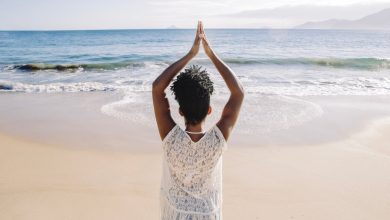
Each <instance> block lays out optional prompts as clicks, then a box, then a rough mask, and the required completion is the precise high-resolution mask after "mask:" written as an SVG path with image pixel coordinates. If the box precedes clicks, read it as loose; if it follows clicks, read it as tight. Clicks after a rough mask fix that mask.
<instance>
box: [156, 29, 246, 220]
mask: <svg viewBox="0 0 390 220" xmlns="http://www.w3.org/2000/svg"><path fill="white" fill-rule="evenodd" d="M201 42H202V44H203V47H204V50H205V53H206V54H207V56H208V57H209V58H210V60H211V61H212V62H213V64H214V65H215V67H216V68H217V70H218V71H219V73H220V74H221V76H222V78H223V79H224V81H225V82H226V84H227V86H228V88H229V90H230V98H229V100H228V102H227V103H226V105H225V107H224V109H223V112H222V115H221V118H220V120H219V121H218V122H217V123H216V124H215V125H214V126H213V127H212V128H211V129H209V130H208V131H206V132H205V131H204V130H203V126H204V122H205V119H206V117H207V115H208V114H210V113H211V110H212V109H211V107H210V96H211V95H212V93H213V90H214V88H213V82H212V81H211V80H210V78H209V76H208V73H207V72H206V70H202V68H201V67H198V66H191V67H189V68H187V69H185V70H184V72H181V73H180V74H179V75H178V76H177V78H176V80H175V81H174V82H173V84H172V86H171V90H172V91H173V93H174V95H175V99H176V100H177V101H178V103H179V106H180V107H179V112H180V115H182V116H184V120H185V125H186V128H185V130H183V129H181V128H180V127H179V126H178V125H177V124H176V123H175V121H174V120H173V119H172V116H171V113H170V107H169V102H168V99H167V98H166V94H165V89H166V88H167V87H168V86H169V84H170V83H171V81H172V79H173V78H174V77H175V76H176V75H177V74H178V73H179V72H180V70H182V69H183V68H184V67H185V66H186V64H187V63H188V62H189V61H190V60H191V59H192V58H194V57H195V56H196V55H197V53H198V52H199V48H200V43H201ZM243 99H244V90H243V87H242V85H241V83H240V81H239V80H238V78H237V77H236V75H235V74H234V72H233V71H232V70H231V69H230V68H229V67H228V66H227V65H226V64H225V63H224V62H223V61H222V60H221V59H220V58H219V57H218V56H217V55H216V54H215V53H214V51H213V50H212V49H211V47H210V44H209V42H208V41H207V38H206V35H205V33H204V30H203V25H202V23H201V22H198V28H197V32H196V37H195V41H194V44H193V46H192V48H191V50H190V51H189V52H188V53H187V54H186V55H185V56H184V57H183V58H181V59H179V60H178V61H176V62H175V63H173V64H172V65H170V66H169V67H168V68H167V69H166V70H164V71H163V73H162V74H161V75H160V76H159V77H157V79H156V80H155V81H154V82H153V105H154V112H155V116H156V121H157V126H158V130H159V133H160V136H161V139H162V141H163V153H164V157H163V176H162V181H161V191H160V192H161V193H160V199H161V201H160V204H161V219H163V220H171V219H175V220H181V219H186V220H188V219H191V220H195V219H205V220H206V219H207V220H211V219H213V220H214V219H222V153H223V151H224V150H225V149H226V141H227V140H228V139H229V136H230V134H231V131H232V129H233V127H234V125H235V123H236V121H237V118H238V115H239V112H240V108H241V104H242V102H243Z"/></svg>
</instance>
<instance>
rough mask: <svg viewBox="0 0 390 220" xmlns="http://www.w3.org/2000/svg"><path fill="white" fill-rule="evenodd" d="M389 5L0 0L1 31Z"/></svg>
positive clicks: (228, 23)
mask: <svg viewBox="0 0 390 220" xmlns="http://www.w3.org/2000/svg"><path fill="white" fill-rule="evenodd" d="M385 8H390V0H315V1H314V0H311V1H310V0H138V1H135V0H0V11H1V13H0V30H74V29H128V28H129V29H131V28H167V27H170V26H175V27H178V28H193V27H195V26H196V23H197V20H202V21H203V22H204V23H205V27H208V28H289V27H294V26H296V25H299V24H302V23H305V22H307V21H321V20H326V19H332V18H337V19H358V18H361V17H363V16H365V15H368V14H371V13H375V12H377V11H380V10H382V9H385Z"/></svg>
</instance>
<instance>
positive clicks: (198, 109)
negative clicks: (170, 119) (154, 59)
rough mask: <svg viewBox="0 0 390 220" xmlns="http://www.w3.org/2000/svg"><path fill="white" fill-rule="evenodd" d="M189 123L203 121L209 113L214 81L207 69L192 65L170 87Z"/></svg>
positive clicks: (193, 123)
mask: <svg viewBox="0 0 390 220" xmlns="http://www.w3.org/2000/svg"><path fill="white" fill-rule="evenodd" d="M170 89H171V91H172V93H173V94H174V95H175V99H176V101H177V102H178V103H179V106H180V110H181V112H182V113H183V115H184V118H185V120H186V123H187V124H192V125H195V124H198V123H200V122H202V121H203V120H204V119H205V118H206V116H207V113H208V110H209V106H210V96H211V95H212V94H213V91H214V86H213V82H212V81H211V80H210V78H209V74H208V73H207V71H206V69H202V67H201V66H197V65H192V66H190V67H188V68H186V69H185V70H184V71H183V72H181V73H180V74H179V75H178V76H177V78H176V79H175V80H174V81H173V83H172V85H171V87H170Z"/></svg>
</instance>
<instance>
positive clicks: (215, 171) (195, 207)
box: [160, 125, 227, 220]
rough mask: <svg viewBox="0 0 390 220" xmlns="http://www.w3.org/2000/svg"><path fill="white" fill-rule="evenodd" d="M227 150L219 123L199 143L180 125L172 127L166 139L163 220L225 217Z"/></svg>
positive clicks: (164, 141) (161, 207) (208, 219)
mask: <svg viewBox="0 0 390 220" xmlns="http://www.w3.org/2000/svg"><path fill="white" fill-rule="evenodd" d="M226 149H227V144H226V141H225V138H224V136H223V134H222V133H221V131H220V130H219V128H218V127H217V125H214V126H213V127H212V128H211V129H210V130H208V131H207V132H206V133H205V134H204V135H203V137H202V138H201V139H200V140H199V141H197V142H194V141H192V139H191V138H190V136H189V135H188V134H187V133H186V132H185V131H184V130H183V129H181V128H180V126H179V125H175V127H174V128H172V130H171V131H170V132H169V133H168V134H167V136H166V137H165V138H164V140H163V175H162V179H161V188H160V216H161V219H162V220H200V219H202V220H221V219H222V153H223V151H224V150H226Z"/></svg>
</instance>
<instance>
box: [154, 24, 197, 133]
mask: <svg viewBox="0 0 390 220" xmlns="http://www.w3.org/2000/svg"><path fill="white" fill-rule="evenodd" d="M200 41H201V40H200V22H198V28H197V30H196V37H195V40H194V44H193V46H192V48H191V50H190V51H189V52H188V53H187V54H186V55H185V56H184V57H182V58H181V59H179V60H178V61H176V62H175V63H173V64H171V65H170V66H169V67H168V68H167V69H165V70H164V71H163V72H162V73H161V74H160V75H159V76H158V77H157V79H155V80H154V82H153V86H152V94H153V107H154V114H155V116H156V122H157V127H158V131H159V133H160V137H161V139H162V140H163V139H164V138H165V136H166V135H167V134H168V132H169V131H170V130H171V129H172V128H173V127H174V126H175V122H174V121H173V119H172V116H171V111H170V108H169V102H168V99H167V98H166V94H165V89H166V88H167V87H168V86H169V83H170V82H171V81H172V79H173V77H175V76H176V74H177V73H179V72H180V70H181V69H183V68H184V67H185V66H186V64H187V63H188V62H189V61H190V60H191V59H192V58H194V57H195V56H196V54H197V53H198V52H199V47H200Z"/></svg>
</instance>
